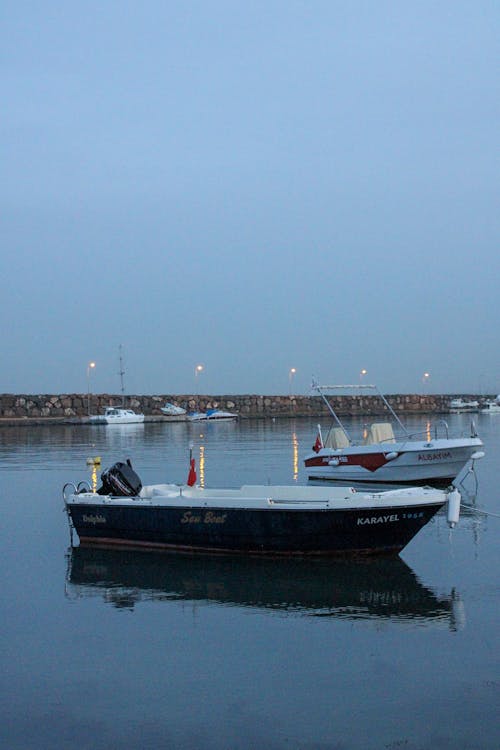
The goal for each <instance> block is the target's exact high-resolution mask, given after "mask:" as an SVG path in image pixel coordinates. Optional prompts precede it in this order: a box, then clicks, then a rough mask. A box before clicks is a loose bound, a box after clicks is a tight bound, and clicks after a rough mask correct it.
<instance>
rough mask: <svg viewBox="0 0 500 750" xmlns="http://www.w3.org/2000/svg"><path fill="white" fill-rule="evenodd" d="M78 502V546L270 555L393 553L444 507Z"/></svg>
mask: <svg viewBox="0 0 500 750" xmlns="http://www.w3.org/2000/svg"><path fill="white" fill-rule="evenodd" d="M77 498H78V496H75V498H73V502H69V503H67V511H68V514H69V516H70V518H71V522H72V524H73V526H74V528H75V529H76V531H77V533H78V536H79V539H80V544H82V545H92V546H107V547H115V546H121V547H138V548H150V549H161V548H163V549H170V548H172V549H177V550H185V551H198V552H226V553H246V554H275V555H353V554H359V555H367V554H380V553H397V552H399V551H400V550H402V549H403V547H405V546H406V545H407V544H408V542H409V541H410V540H411V539H412V538H413V537H414V536H415V535H416V534H417V533H418V531H420V529H421V528H422V527H423V526H425V524H427V523H428V522H429V521H430V519H431V518H432V517H433V516H434V515H435V513H436V512H437V511H438V510H439V509H440V508H441V507H442V506H443V505H444V503H445V501H446V495H445V494H444V493H443V495H442V499H436V501H435V502H431V501H429V502H427V503H425V504H419V505H415V504H407V505H403V504H400V505H398V506H397V507H394V506H383V505H380V506H377V507H376V508H370V507H365V508H356V509H352V508H346V509H332V508H321V509H318V508H315V509H303V508H301V509H292V508H290V509H286V510H285V509H283V508H277V509H269V508H267V509H254V508H241V509H240V508H234V507H227V506H225V505H221V506H220V507H216V506H210V507H209V508H207V507H201V506H200V507H193V506H192V505H184V506H182V505H180V506H176V507H168V506H153V505H151V503H149V502H147V501H146V502H143V501H141V500H140V499H137V500H135V501H134V502H132V503H131V502H128V503H121V502H120V501H119V500H110V501H109V502H97V503H94V504H93V503H91V502H85V503H79V502H78V499H77Z"/></svg>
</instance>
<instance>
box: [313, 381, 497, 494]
mask: <svg viewBox="0 0 500 750" xmlns="http://www.w3.org/2000/svg"><path fill="white" fill-rule="evenodd" d="M313 389H314V390H316V391H317V392H318V393H319V395H320V396H321V397H322V399H323V401H324V402H325V403H326V405H327V407H328V409H329V411H330V413H331V415H332V417H333V420H334V424H333V426H332V427H331V428H330V430H329V431H328V433H327V434H326V437H325V438H323V434H322V431H321V426H320V425H318V436H317V438H316V443H315V444H314V446H313V449H312V452H311V453H309V454H308V455H307V456H306V457H305V459H304V464H305V467H306V472H307V476H308V478H309V479H318V480H323V479H333V480H340V481H344V482H369V483H370V484H371V483H374V482H383V483H384V484H385V483H397V484H416V483H420V484H424V483H428V482H439V483H446V482H449V481H451V480H452V479H454V478H455V477H456V476H457V474H458V473H459V472H460V471H461V470H462V468H463V467H464V466H465V465H466V464H467V462H468V461H469V460H470V459H477V458H482V456H483V455H484V453H483V452H482V450H481V449H482V448H483V443H482V441H481V440H480V438H479V437H478V436H477V433H476V429H475V426H474V423H473V422H472V423H471V434H470V436H469V437H450V436H449V434H448V425H447V423H446V422H445V421H444V420H440V421H439V422H438V423H436V424H435V425H434V426H433V427H432V426H431V429H429V431H428V432H427V431H426V433H424V434H422V433H420V434H418V433H417V434H410V433H409V432H408V430H407V429H406V427H405V426H404V425H403V423H402V422H401V420H400V419H399V417H398V416H397V414H396V413H395V412H394V410H393V409H392V407H391V406H390V404H389V403H388V401H387V400H386V399H385V397H384V396H383V395H382V394H381V393H380V391H379V390H378V388H377V387H376V386H374V385H366V386H353V385H348V386H339V385H334V386H320V385H318V384H317V383H313ZM339 389H349V390H356V389H363V390H370V391H371V392H372V393H373V392H374V393H375V394H376V395H377V396H378V397H379V398H381V399H382V402H383V404H384V406H385V409H386V410H387V412H388V414H389V415H390V417H391V418H392V420H393V423H394V424H395V425H396V428H397V429H398V430H399V433H400V435H399V436H398V437H396V436H395V434H394V429H393V423H392V422H388V421H383V422H382V421H381V422H374V423H373V424H371V425H370V426H369V427H368V428H367V429H366V430H365V433H364V435H363V436H362V437H361V438H360V439H359V440H355V439H354V438H352V437H351V435H350V434H349V433H348V431H347V429H346V428H345V426H344V425H343V424H342V422H341V421H340V419H339V417H338V415H337V414H336V412H335V411H334V409H333V407H332V405H331V403H330V401H329V400H328V398H327V396H326V394H327V393H331V392H332V391H338V390H339Z"/></svg>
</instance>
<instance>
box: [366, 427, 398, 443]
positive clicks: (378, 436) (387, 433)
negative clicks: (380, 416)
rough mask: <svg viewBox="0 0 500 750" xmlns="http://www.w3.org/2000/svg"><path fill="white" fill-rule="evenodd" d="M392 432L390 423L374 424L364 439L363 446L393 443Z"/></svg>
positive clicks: (394, 440) (394, 439)
mask: <svg viewBox="0 0 500 750" xmlns="http://www.w3.org/2000/svg"><path fill="white" fill-rule="evenodd" d="M395 442H396V438H395V437H394V430H393V429H392V424H391V423H390V422H374V423H373V424H372V425H371V427H370V429H369V431H368V435H367V436H366V438H365V441H364V443H365V445H373V444H374V443H395Z"/></svg>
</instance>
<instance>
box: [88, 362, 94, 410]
mask: <svg viewBox="0 0 500 750" xmlns="http://www.w3.org/2000/svg"><path fill="white" fill-rule="evenodd" d="M94 367H95V362H89V363H88V365H87V414H88V416H89V417H90V371H91V370H93V369H94Z"/></svg>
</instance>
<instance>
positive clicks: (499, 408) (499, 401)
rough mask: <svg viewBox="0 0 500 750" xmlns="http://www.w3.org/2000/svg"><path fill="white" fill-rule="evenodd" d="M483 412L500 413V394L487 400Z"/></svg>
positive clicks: (482, 408)
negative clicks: (491, 399)
mask: <svg viewBox="0 0 500 750" xmlns="http://www.w3.org/2000/svg"><path fill="white" fill-rule="evenodd" d="M481 414H500V394H499V395H498V396H497V397H496V398H495V399H494V400H493V401H485V402H484V404H483V405H482V406H481Z"/></svg>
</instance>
